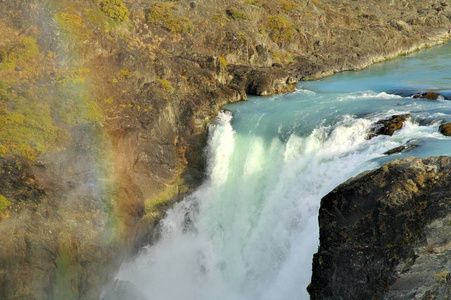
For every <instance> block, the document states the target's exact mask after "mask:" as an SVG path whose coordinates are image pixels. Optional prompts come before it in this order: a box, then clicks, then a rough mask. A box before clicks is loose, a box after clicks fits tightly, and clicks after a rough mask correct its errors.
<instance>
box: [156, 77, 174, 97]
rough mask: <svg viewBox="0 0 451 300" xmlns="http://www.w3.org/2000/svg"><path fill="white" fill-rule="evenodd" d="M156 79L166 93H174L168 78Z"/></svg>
mask: <svg viewBox="0 0 451 300" xmlns="http://www.w3.org/2000/svg"><path fill="white" fill-rule="evenodd" d="M157 81H158V83H159V84H160V85H161V87H162V88H163V89H164V91H165V92H166V93H168V94H172V93H174V91H175V88H174V87H173V86H172V83H171V82H170V81H169V80H166V79H160V78H158V79H157Z"/></svg>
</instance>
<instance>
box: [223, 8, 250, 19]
mask: <svg viewBox="0 0 451 300" xmlns="http://www.w3.org/2000/svg"><path fill="white" fill-rule="evenodd" d="M226 14H227V15H228V16H229V17H231V18H232V19H234V20H238V19H242V20H245V19H246V14H245V13H244V12H242V11H240V10H236V9H234V8H228V9H226Z"/></svg>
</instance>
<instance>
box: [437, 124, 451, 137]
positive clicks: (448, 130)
mask: <svg viewBox="0 0 451 300" xmlns="http://www.w3.org/2000/svg"><path fill="white" fill-rule="evenodd" d="M438 130H439V131H440V132H441V133H442V134H443V135H446V136H451V122H450V123H445V124H442V125H440V127H439V128H438Z"/></svg>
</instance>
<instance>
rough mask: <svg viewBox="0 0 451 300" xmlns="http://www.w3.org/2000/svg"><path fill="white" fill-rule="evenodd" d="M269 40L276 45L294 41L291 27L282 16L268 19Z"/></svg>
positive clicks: (293, 31) (293, 32)
mask: <svg viewBox="0 0 451 300" xmlns="http://www.w3.org/2000/svg"><path fill="white" fill-rule="evenodd" d="M268 29H269V38H270V39H271V40H273V41H274V42H276V43H280V42H291V41H293V39H294V35H295V30H294V27H293V25H292V24H291V23H290V22H289V21H288V20H287V19H285V18H284V17H282V16H271V17H268Z"/></svg>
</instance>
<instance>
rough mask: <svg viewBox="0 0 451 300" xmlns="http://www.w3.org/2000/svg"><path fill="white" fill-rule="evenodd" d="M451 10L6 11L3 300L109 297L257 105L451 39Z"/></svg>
mask: <svg viewBox="0 0 451 300" xmlns="http://www.w3.org/2000/svg"><path fill="white" fill-rule="evenodd" d="M450 19H451V8H450V7H449V5H448V4H447V3H446V2H444V1H438V0H429V1H421V2H420V1H359V2H356V1H335V0H314V1H313V0H312V1H291V0H270V1H261V0H245V1H239V0H230V1H212V0H193V1H166V2H164V1H143V0H138V1H120V0H105V1H100V0H92V1H80V0H76V1H65V0H64V1H54V0H40V1H36V0H16V1H9V0H4V1H0V36H1V39H0V100H1V101H0V178H1V180H0V215H1V222H0V233H1V235H2V243H1V244H0V298H8V299H24V298H26V299H30V298H38V299H39V298H58V299H60V298H61V299H68V298H71V297H75V298H82V299H92V298H96V297H97V296H98V293H99V289H100V287H101V286H102V284H103V283H105V282H106V281H107V280H108V278H109V275H110V274H112V273H113V271H114V270H115V269H116V268H117V266H118V265H119V264H120V262H121V260H122V259H123V258H124V257H127V256H129V255H130V254H131V253H133V252H134V251H135V250H136V249H137V248H138V247H140V245H142V244H144V243H148V242H150V241H151V237H152V234H153V233H152V229H153V227H154V224H155V223H156V222H157V221H158V219H159V218H161V216H162V215H163V212H164V209H165V207H168V206H169V205H170V204H171V203H173V202H174V201H177V200H179V199H180V198H181V197H183V195H184V194H185V193H187V192H189V191H190V190H191V189H193V188H194V187H195V186H196V185H197V184H199V182H200V181H201V180H202V172H203V167H204V160H203V157H202V148H203V146H204V143H205V134H206V133H205V132H206V131H205V126H206V124H207V123H208V121H209V120H210V119H211V118H212V117H213V116H215V114H216V113H217V111H218V109H219V108H220V106H222V105H224V104H226V103H231V102H236V101H243V100H246V94H255V95H271V94H274V93H282V92H289V91H292V90H293V89H294V87H295V84H296V82H297V81H298V80H299V79H315V78H320V77H323V76H328V75H331V74H333V73H335V72H341V71H345V70H355V69H360V68H363V67H365V66H368V65H370V64H372V63H375V62H377V61H380V60H383V59H386V58H391V57H395V56H397V55H399V54H403V53H406V52H409V51H413V50H415V49H418V48H420V47H423V46H429V45H434V44H437V43H440V42H443V41H445V40H447V39H448V38H449V36H450V35H449V29H450V24H451V22H450Z"/></svg>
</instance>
